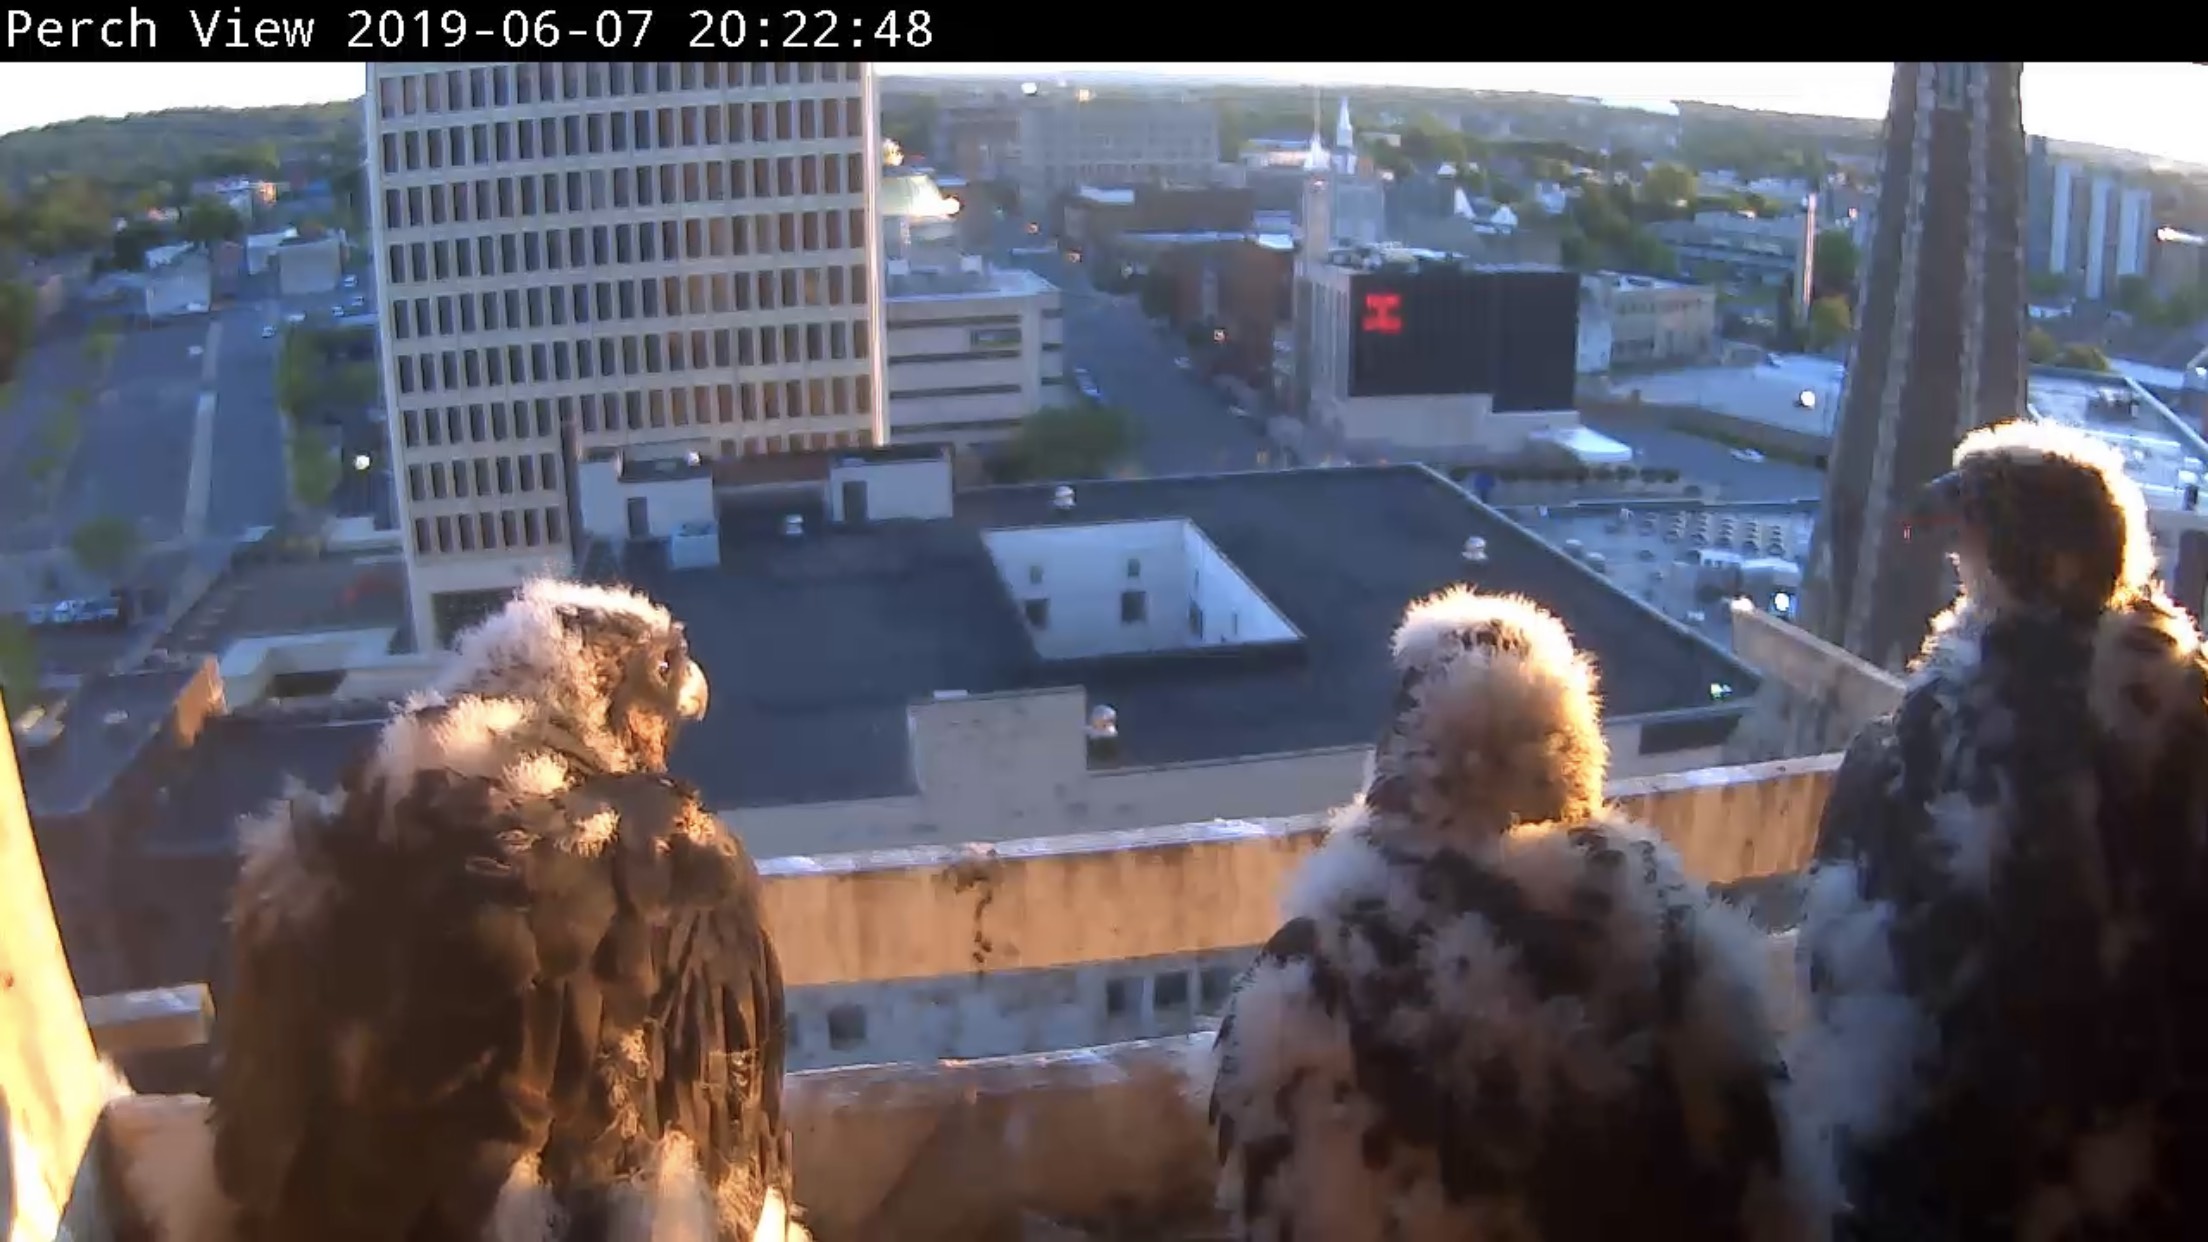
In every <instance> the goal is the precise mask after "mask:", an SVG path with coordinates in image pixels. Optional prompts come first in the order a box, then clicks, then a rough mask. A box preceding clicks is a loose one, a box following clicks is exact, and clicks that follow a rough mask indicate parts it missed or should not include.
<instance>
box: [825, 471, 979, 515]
mask: <svg viewBox="0 0 2208 1242" xmlns="http://www.w3.org/2000/svg"><path fill="white" fill-rule="evenodd" d="M846 483H863V484H865V485H866V517H867V520H868V521H870V522H888V521H897V520H901V519H931V518H947V517H949V516H951V497H952V485H951V459H950V457H949V456H948V455H945V456H942V457H935V458H929V459H927V460H925V461H867V460H865V459H864V458H857V457H854V458H848V459H845V460H843V461H839V462H837V463H835V464H834V465H832V466H830V467H829V468H828V518H829V520H830V521H834V522H841V521H843V520H844V513H843V489H844V484H846Z"/></svg>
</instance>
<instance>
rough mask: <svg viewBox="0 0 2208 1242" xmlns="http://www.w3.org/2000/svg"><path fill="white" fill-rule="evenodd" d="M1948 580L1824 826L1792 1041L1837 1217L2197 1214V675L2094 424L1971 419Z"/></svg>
mask: <svg viewBox="0 0 2208 1242" xmlns="http://www.w3.org/2000/svg"><path fill="white" fill-rule="evenodd" d="M1926 536H1929V537H1935V538H1943V539H1946V540H1947V541H1949V544H1950V546H1951V549H1952V554H1953V557H1954V561H1955V565H1956V570H1957V575H1958V577H1959V579H1960V580H1961V583H1962V593H1961V595H1960V597H1959V598H1958V599H1957V601H1956V602H1955V604H1954V606H1953V607H1952V608H1950V609H1949V610H1948V611H1947V612H1945V613H1944V614H1942V615H1941V616H1940V617H1938V618H1937V619H1936V620H1935V621H1934V622H1933V625H1932V629H1931V633H1930V635H1929V637H1928V638H1927V640H1926V643H1925V646H1924V649H1923V651H1922V653H1921V654H1920V655H1919V657H1918V661H1917V663H1916V666H1915V667H1914V669H1913V670H1912V671H1911V674H1910V676H1909V679H1908V685H1907V689H1906V691H1905V693H1904V696H1903V699H1902V702H1901V704H1900V706H1899V707H1898V708H1897V709H1896V710H1895V711H1894V712H1893V713H1892V714H1891V715H1890V716H1889V717H1887V718H1885V719H1882V720H1879V721H1876V722H1873V723H1872V724H1871V725H1870V726H1868V727H1866V728H1865V729H1864V730H1863V731H1862V732H1861V733H1860V734H1859V735H1858V736H1857V737H1856V739H1855V740H1854V742H1853V743H1852V744H1851V745H1850V747H1849V749H1848V752H1847V756H1846V758H1845V759H1844V761H1843V762H1842V765H1841V768H1840V770H1839V772H1838V774H1837V775H1836V777H1835V778H1834V784H1833V790H1832V794H1831V797H1830V799H1829V801H1828V802H1827V804H1826V807H1825V811H1824V816H1823V820H1822V822H1821V823H1820V825H1819V829H1818V837H1817V843H1816V849H1815V862H1814V865H1813V868H1812V873H1811V878H1810V885H1809V900H1808V902H1807V904H1806V906H1805V911H1804V920H1803V925H1802V929H1801V936H1800V941H1799V944H1800V950H1801V954H1802V966H1803V967H1804V969H1805V972H1806V979H1805V986H1806V988H1807V992H1808V1013H1809V1020H1808V1021H1807V1022H1806V1023H1805V1025H1804V1028H1803V1030H1802V1032H1801V1034H1800V1038H1799V1040H1798V1041H1797V1043H1796V1046H1795V1047H1793V1048H1792V1049H1791V1055H1790V1061H1791V1063H1792V1066H1793V1070H1794V1072H1795V1074H1796V1076H1797V1078H1798V1079H1799V1080H1800V1086H1799V1090H1800V1093H1801V1096H1802V1099H1803V1102H1804V1104H1805V1106H1806V1108H1805V1115H1807V1116H1808V1117H1809V1118H1810V1119H1811V1121H1812V1123H1813V1124H1814V1126H1815V1128H1816V1129H1818V1130H1819V1131H1820V1132H1822V1134H1823V1135H1824V1136H1825V1139H1826V1141H1827V1142H1829V1144H1830V1148H1831V1151H1830V1157H1831V1160H1832V1168H1833V1170H1834V1171H1835V1172H1836V1173H1837V1174H1838V1176H1839V1179H1840V1184H1841V1188H1842V1190H1843V1191H1844V1193H1845V1198H1846V1200H1847V1210H1846V1212H1845V1214H1844V1215H1843V1216H1842V1218H1841V1220H1840V1222H1839V1225H1840V1228H1839V1234H1840V1236H1842V1237H1844V1238H1862V1239H1871V1238H1879V1239H1884V1238H1912V1239H1918V1238H1921V1239H1927V1240H1929V1242H1948V1240H1962V1239H1988V1240H1992V1239H2001V1240H2003V1242H2010V1240H2017V1242H2025V1240H2028V1242H2059V1240H2063V1239H2076V1240H2078V1242H2084V1240H2085V1239H2093V1238H2103V1237H2123V1238H2149V1237H2156V1238H2159V1237H2182V1236H2208V1183H2204V1182H2203V1181H2202V1179H2201V1178H2199V1177H2196V1176H2190V1175H2189V1174H2190V1173H2195V1172H2197V1171H2198V1170H2200V1169H2201V1168H2203V1167H2208V1166H2204V1165H2203V1163H2202V1159H2203V1155H2204V1154H2208V1147H2204V1138H2203V1136H2204V1134H2208V1129H2204V1123H2208V1109H2204V1108H2203V1106H2202V1103H2201V1100H2200V1091H2201V1089H2200V1088H2199V1087H2197V1086H2194V1085H2193V1084H2196V1083H2199V1082H2201V1081H2202V1076H2203V1071H2204V1070H2208V1029H2204V1028H2208V1022H2204V1019H2203V1004H2204V1001H2208V957H2204V955H2203V954H2202V953H2201V952H2200V951H2199V948H2198V947H2197V943H2196V942H2197V933H2195V932H2193V930H2192V929H2193V928H2194V926H2195V925H2196V924H2197V921H2198V920H2199V919H2200V918H2201V917H2202V911H2204V910H2208V874H2204V866H2208V846H2204V836H2208V700H2204V686H2208V678H2204V675H2203V670H2204V665H2203V661H2202V653H2201V643H2200V637H2199V634H2198V632H2197V630H2196V629H2195V627H2194V624H2193V619H2192V618H2191V617H2190V616H2188V615H2186V613H2185V612H2184V611H2183V610H2182V609H2180V608H2179V607H2177V606H2176V605H2175V604H2173V603H2171V602H2170V600H2169V599H2168V597H2167V596H2165V595H2164V594H2163V591H2162V588H2161V586H2160V584H2159V583H2157V582H2156V581H2155V579H2154V553H2153V547H2152V544H2151V542H2150V540H2149V538H2148V532H2147V525H2146V517H2145V503H2144V499H2143V497H2142V496H2141V493H2140V491H2139V488H2138V487H2137V486H2136V485H2135V484H2133V483H2132V482H2131V481H2130V480H2129V479H2128V478H2127V477H2125V474H2124V468H2123V462H2122V460H2121V458H2120V457H2118V456H2117V454H2116V453H2115V452H2114V451H2113V450H2112V449H2110V448H2109V447H2108V446H2107V445H2106V444H2105V443H2104V442H2101V441H2099V440H2096V439H2094V438H2092V437H2090V436H2088V435H2086V434H2084V433H2082V432H2079V431H2075V430H2072V429H2069V428H2065V427H2063V426H2060V425H2056V424H2051V423H2046V422H2040V421H2018V422H2009V423H2003V424H1999V425H1996V426H1992V427H1986V428H1983V429H1980V430H1978V431H1975V432H1972V433H1971V434H1970V435H1969V436H1967V437H1966V438H1965V439H1964V440H1963V441H1962V443H1961V445H1960V446H1958V447H1957V449H1956V451H1955V457H1954V469H1953V470H1952V471H1951V472H1949V473H1948V474H1946V475H1943V476H1942V477H1940V478H1939V479H1938V480H1936V481H1934V482H1933V483H1932V484H1931V485H1930V486H1929V487H1927V488H1926V489H1925V492H1924V494H1923V496H1922V498H1921V500H1920V503H1919V504H1918V505H1917V507H1916V510H1915V512H1914V513H1913V514H1912V515H1911V524H1910V537H1911V538H1918V537H1926Z"/></svg>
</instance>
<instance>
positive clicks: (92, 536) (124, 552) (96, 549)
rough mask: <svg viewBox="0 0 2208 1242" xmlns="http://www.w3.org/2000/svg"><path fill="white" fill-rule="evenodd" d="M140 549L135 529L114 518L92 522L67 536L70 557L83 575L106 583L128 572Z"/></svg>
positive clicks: (125, 520)
mask: <svg viewBox="0 0 2208 1242" xmlns="http://www.w3.org/2000/svg"><path fill="white" fill-rule="evenodd" d="M142 546H143V544H142V541H141V540H140V538H139V536H138V527H137V526H136V525H135V524H133V523H132V522H130V521H128V520H127V519H124V518H119V517H115V516H113V515H103V516H101V517H96V518H92V519H90V520H88V521H86V522H85V523H84V524H83V525H81V526H79V527H77V528H76V529H75V530H73V531H70V532H69V555H70V556H72V557H74V558H75V559H76V562H77V564H79V565H81V566H83V567H84V571H85V572H86V573H88V574H91V575H92V576H93V577H95V578H101V579H104V580H106V581H108V582H115V581H117V580H119V579H120V578H121V577H122V576H123V574H124V573H125V572H126V571H128V570H129V569H130V566H131V562H133V561H135V560H137V559H138V553H139V550H140V549H141V547H142Z"/></svg>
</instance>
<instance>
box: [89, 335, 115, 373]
mask: <svg viewBox="0 0 2208 1242" xmlns="http://www.w3.org/2000/svg"><path fill="white" fill-rule="evenodd" d="M122 343H123V342H122V337H121V336H119V335H118V334H117V333H116V331H115V328H114V325H112V324H106V323H100V324H94V325H93V327H92V330H91V331H90V332H87V333H85V335H84V360H85V361H86V362H88V363H90V364H91V365H92V369H93V370H95V371H99V372H102V373H104V372H105V371H106V370H107V366H108V364H109V363H111V362H113V361H115V351H116V350H117V349H118V348H120V347H121V345H122Z"/></svg>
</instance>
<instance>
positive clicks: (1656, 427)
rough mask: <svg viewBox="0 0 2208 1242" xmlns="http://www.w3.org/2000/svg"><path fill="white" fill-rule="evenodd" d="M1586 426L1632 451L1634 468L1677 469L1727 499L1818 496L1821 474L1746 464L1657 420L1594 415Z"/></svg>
mask: <svg viewBox="0 0 2208 1242" xmlns="http://www.w3.org/2000/svg"><path fill="white" fill-rule="evenodd" d="M1586 421H1587V425H1588V426H1589V427H1592V428H1594V429H1595V430H1596V431H1599V432H1601V433H1602V434H1604V435H1606V436H1609V437H1610V438H1611V439H1613V440H1617V441H1620V442H1622V443H1624V444H1627V445H1630V446H1632V448H1633V454H1634V457H1633V460H1634V464H1635V465H1639V466H1656V467H1663V468H1667V469H1672V470H1677V471H1679V472H1680V473H1681V474H1682V475H1684V476H1686V477H1687V478H1688V479H1690V480H1693V481H1695V482H1699V483H1702V484H1704V485H1705V486H1714V487H1715V488H1716V489H1717V491H1716V495H1717V496H1718V497H1721V498H1723V499H1726V500H1801V499H1807V498H1809V497H1812V496H1821V495H1823V494H1824V490H1825V476H1824V475H1822V474H1819V473H1818V472H1817V471H1815V470H1812V469H1810V468H1809V467H1807V466H1799V465H1795V464H1794V463H1792V462H1784V461H1762V462H1744V461H1741V460H1740V459H1739V458H1736V457H1734V456H1733V450H1732V449H1731V448H1730V447H1729V446H1727V445H1723V444H1720V443H1718V442H1717V441H1715V440H1705V439H1703V438H1702V437H1700V436H1695V435H1689V434H1687V433H1686V432H1683V431H1674V430H1672V429H1671V428H1669V427H1666V426H1664V425H1663V424H1662V422H1660V421H1659V420H1658V419H1657V418H1656V417H1654V416H1651V417H1648V418H1634V417H1632V416H1629V415H1628V416H1621V417H1597V418H1589V419H1587V420H1586Z"/></svg>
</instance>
